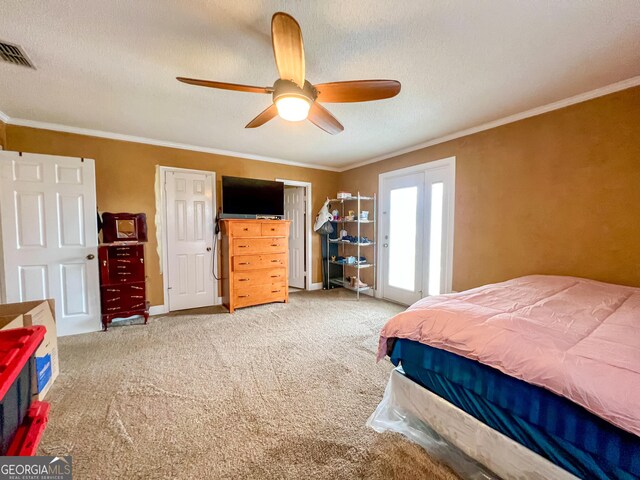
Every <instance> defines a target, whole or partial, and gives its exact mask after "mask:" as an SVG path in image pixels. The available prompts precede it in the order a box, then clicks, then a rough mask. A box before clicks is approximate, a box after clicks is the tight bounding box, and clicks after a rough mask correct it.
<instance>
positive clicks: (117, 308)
mask: <svg viewBox="0 0 640 480" xmlns="http://www.w3.org/2000/svg"><path fill="white" fill-rule="evenodd" d="M119 309H120V307H113V308H107V310H109V311H113V310H119Z"/></svg>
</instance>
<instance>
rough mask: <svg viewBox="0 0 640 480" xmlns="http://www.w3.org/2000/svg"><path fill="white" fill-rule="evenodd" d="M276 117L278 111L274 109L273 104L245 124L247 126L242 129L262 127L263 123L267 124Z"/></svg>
mask: <svg viewBox="0 0 640 480" xmlns="http://www.w3.org/2000/svg"><path fill="white" fill-rule="evenodd" d="M276 115H278V109H277V108H276V105H275V103H274V104H271V106H269V107H268V108H267V109H266V110H263V111H262V112H261V113H260V115H258V116H257V117H256V118H254V119H253V120H251V121H250V122H249V123H247V126H246V127H244V128H256V127H260V126H262V125H264V124H265V123H267V122H268V121H269V120H271V119H272V118H273V117H275V116H276Z"/></svg>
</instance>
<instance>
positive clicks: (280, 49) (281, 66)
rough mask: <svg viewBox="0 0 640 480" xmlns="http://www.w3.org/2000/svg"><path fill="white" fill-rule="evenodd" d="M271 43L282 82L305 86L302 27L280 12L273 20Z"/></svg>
mask: <svg viewBox="0 0 640 480" xmlns="http://www.w3.org/2000/svg"><path fill="white" fill-rule="evenodd" d="M271 43H272V44H273V55H274V56H275V59H276V66H277V67H278V73H279V74H280V78H281V79H282V80H290V81H292V82H294V83H296V84H297V85H298V86H299V87H300V88H302V87H303V86H304V75H305V71H304V45H303V44H302V32H301V31H300V25H298V22H296V20H295V19H294V18H293V17H292V16H291V15H288V14H286V13H283V12H278V13H276V14H274V15H273V18H272V19H271Z"/></svg>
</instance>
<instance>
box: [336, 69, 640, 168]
mask: <svg viewBox="0 0 640 480" xmlns="http://www.w3.org/2000/svg"><path fill="white" fill-rule="evenodd" d="M638 85H640V75H638V76H636V77H632V78H629V79H627V80H623V81H621V82H617V83H612V84H611V85H606V86H604V87H601V88H597V89H595V90H591V91H589V92H585V93H580V94H578V95H574V96H573V97H569V98H565V99H564V100H559V101H557V102H553V103H549V104H547V105H543V106H541V107H536V108H532V109H531V110H526V111H524V112H521V113H516V114H514V115H509V116H508V117H503V118H500V119H498V120H493V121H491V122H487V123H483V124H482V125H478V126H476V127H471V128H467V129H466V130H460V131H458V132H455V133H451V134H449V135H445V136H443V137H438V138H434V139H433V140H429V141H426V142H424V143H419V144H417V145H413V146H411V147H406V148H403V149H400V150H395V151H393V152H390V153H385V154H384V155H380V156H378V157H374V158H372V159H370V160H365V161H363V162H357V163H352V164H350V165H347V166H345V167H341V168H340V170H339V171H340V172H346V171H347V170H353V169H354V168H359V167H364V166H365V165H369V164H371V163H376V162H380V161H382V160H386V159H388V158H393V157H397V156H399V155H403V154H405V153H410V152H415V151H416V150H421V149H423V148H427V147H432V146H434V145H438V144H440V143H445V142H449V141H451V140H455V139H456V138H461V137H466V136H467V135H472V134H474V133H478V132H482V131H484V130H490V129H492V128H496V127H500V126H502V125H506V124H508V123H513V122H517V121H519V120H524V119H525V118H530V117H535V116H537V115H541V114H543V113H547V112H551V111H553V110H558V109H560V108H564V107H568V106H570V105H575V104H576V103H581V102H586V101H587V100H591V99H593V98H597V97H602V96H604V95H608V94H610V93H615V92H619V91H621V90H626V89H628V88H633V87H637V86H638Z"/></svg>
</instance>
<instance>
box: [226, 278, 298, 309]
mask: <svg viewBox="0 0 640 480" xmlns="http://www.w3.org/2000/svg"><path fill="white" fill-rule="evenodd" d="M286 294H287V286H286V285H285V284H284V283H281V284H276V285H256V286H250V287H245V288H238V289H237V290H236V291H235V293H234V298H233V301H234V306H235V307H247V306H249V305H258V304H261V303H269V302H278V301H280V302H282V301H284V300H285V297H286Z"/></svg>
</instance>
